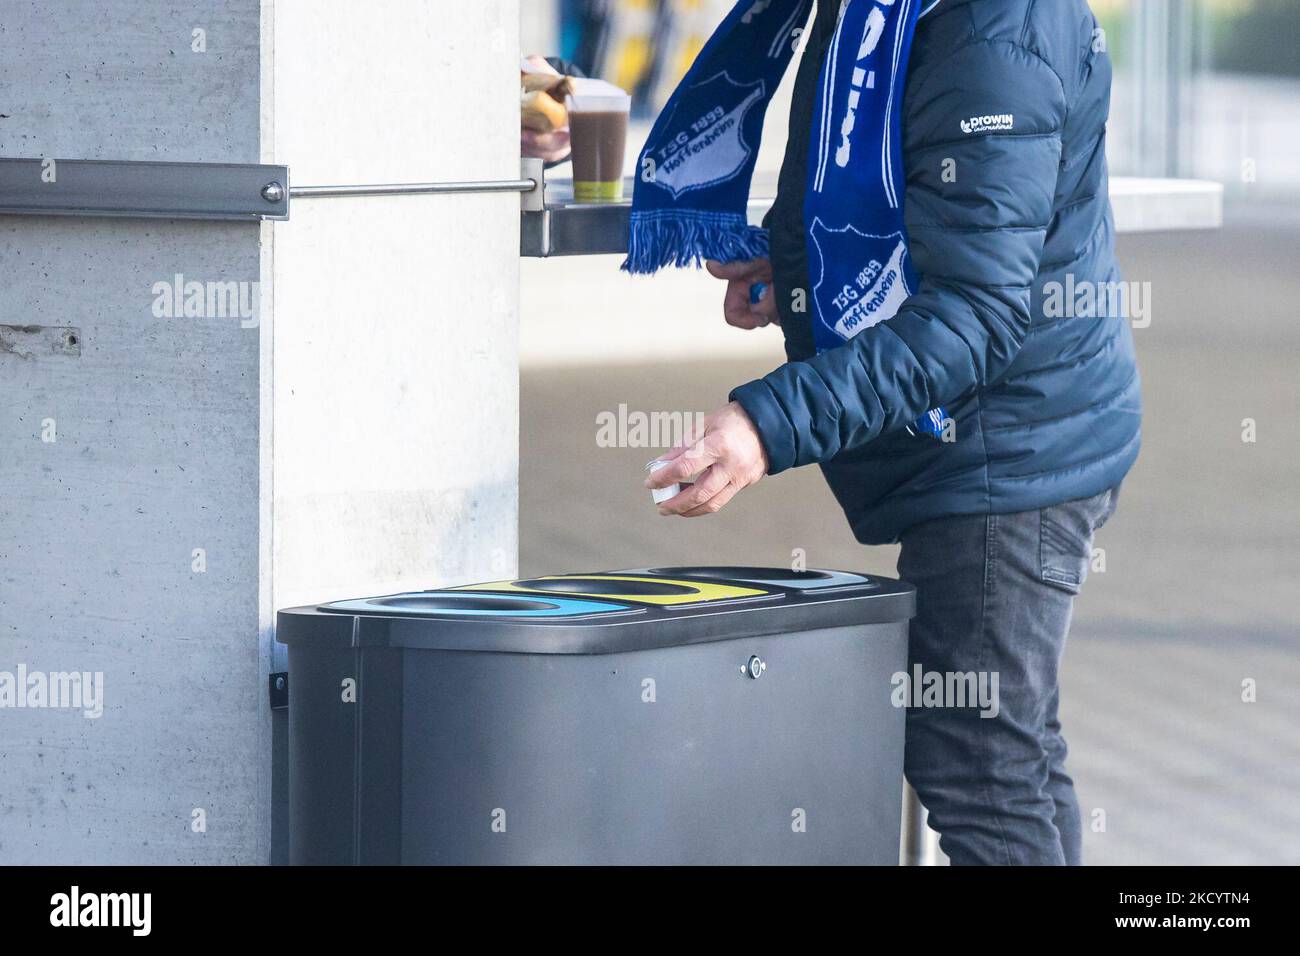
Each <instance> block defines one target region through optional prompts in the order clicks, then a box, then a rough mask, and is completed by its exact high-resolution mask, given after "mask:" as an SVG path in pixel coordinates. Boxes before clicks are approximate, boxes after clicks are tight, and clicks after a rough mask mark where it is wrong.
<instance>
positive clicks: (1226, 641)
mask: <svg viewBox="0 0 1300 956" xmlns="http://www.w3.org/2000/svg"><path fill="white" fill-rule="evenodd" d="M731 6H732V4H731V3H730V2H728V0H550V2H548V0H530V2H528V3H527V4H525V13H524V15H523V16H524V19H523V22H522V24H521V40H522V46H523V51H522V52H524V53H533V52H537V53H543V54H548V55H561V56H564V57H566V58H568V59H570V60H572V61H574V62H575V63H576V64H577V65H578V66H580V67H581V68H582V69H583V70H585V71H586V72H587V73H589V74H591V75H598V76H603V77H605V78H607V79H610V80H612V81H613V82H615V83H618V84H619V85H620V86H623V87H624V88H625V89H628V90H629V91H630V92H632V93H633V94H634V99H635V110H636V116H637V117H639V123H638V124H636V126H635V128H634V130H633V131H632V133H631V138H630V141H629V149H628V153H629V156H628V162H629V165H630V164H631V162H632V160H633V158H634V155H635V153H636V151H637V149H638V148H639V146H640V144H641V142H642V141H643V139H644V136H645V133H646V132H647V131H648V122H649V120H650V119H651V118H653V115H654V113H655V111H656V109H657V108H658V107H659V106H660V105H662V103H663V102H664V100H665V99H666V97H667V95H668V93H669V92H670V91H671V90H672V88H673V86H674V84H675V83H676V81H677V79H678V78H679V77H680V76H681V74H682V73H683V72H684V70H685V68H686V67H687V66H688V65H689V64H690V62H691V60H692V58H693V57H694V55H695V53H696V52H697V51H698V49H699V47H700V46H701V44H702V43H703V41H704V40H705V39H707V37H708V35H709V33H710V32H711V30H712V29H713V27H714V26H715V25H716V24H717V23H718V22H719V21H720V20H721V18H722V16H723V15H724V14H725V13H726V12H727V10H729V9H730V7H731ZM1092 8H1093V10H1094V12H1095V14H1096V15H1097V18H1098V20H1099V21H1100V23H1101V25H1102V27H1103V28H1104V30H1105V37H1106V42H1107V45H1108V49H1109V52H1110V54H1111V57H1112V59H1113V62H1114V69H1115V80H1114V88H1113V95H1112V103H1111V120H1110V127H1109V135H1108V143H1109V157H1110V164H1111V172H1112V175H1127V176H1150V177H1186V178H1198V179H1210V180H1215V181H1218V182H1220V183H1222V184H1223V185H1224V188H1225V210H1224V220H1225V221H1224V226H1223V228H1222V229H1221V230H1217V231H1205V232H1178V233H1163V234H1162V233H1145V234H1132V235H1125V236H1121V237H1120V243H1119V251H1120V259H1121V264H1122V266H1123V269H1124V272H1125V278H1126V279H1128V280H1131V281H1139V282H1149V283H1150V289H1151V323H1150V326H1149V327H1147V328H1141V329H1136V330H1135V332H1134V336H1135V339H1136V341H1137V348H1138V352H1139V360H1140V364H1141V371H1142V375H1143V380H1144V398H1145V426H1144V447H1143V453H1142V457H1141V458H1140V460H1139V462H1138V464H1137V466H1136V468H1135V470H1134V471H1133V473H1132V474H1131V475H1130V477H1129V479H1128V480H1127V481H1126V483H1125V486H1124V491H1123V496H1122V499H1121V502H1120V508H1119V512H1118V513H1117V515H1116V516H1115V518H1114V519H1113V520H1112V521H1111V522H1110V524H1108V525H1107V527H1106V528H1105V529H1104V530H1103V531H1102V532H1101V534H1100V535H1099V538H1098V541H1097V546H1098V547H1100V548H1102V549H1104V554H1105V570H1104V571H1103V572H1100V573H1098V572H1096V571H1094V573H1093V574H1092V576H1091V577H1090V579H1089V581H1088V584H1087V586H1086V587H1085V589H1084V593H1083V596H1082V597H1081V598H1080V600H1079V602H1078V604H1077V607H1076V621H1075V625H1074V629H1073V632H1072V638H1071V644H1070V647H1069V649H1068V651H1067V653H1066V660H1065V669H1064V677H1063V680H1064V691H1063V720H1064V725H1065V735H1066V738H1067V739H1068V740H1069V742H1070V745H1071V751H1072V754H1071V758H1070V766H1071V769H1072V772H1073V773H1074V775H1075V778H1076V782H1077V785H1078V789H1079V794H1080V799H1081V802H1082V805H1083V810H1084V815H1085V828H1086V832H1085V845H1084V849H1085V855H1086V859H1087V861H1088V862H1090V863H1096V864H1115V863H1118V864H1150V863H1170V864H1190V863H1292V864H1294V863H1300V800H1298V799H1297V794H1298V793H1300V742H1298V738H1297V735H1296V733H1295V727H1296V726H1297V725H1298V724H1300V695H1298V694H1296V692H1295V688H1296V687H1297V686H1300V658H1298V657H1297V654H1296V650H1297V617H1298V615H1297V612H1296V606H1295V601H1294V595H1295V593H1296V582H1297V581H1298V580H1300V548H1297V546H1296V542H1297V540H1298V539H1300V508H1298V507H1297V501H1296V489H1297V488H1298V487H1300V450H1298V449H1300V423H1298V422H1300V419H1298V418H1297V411H1298V410H1300V401H1298V399H1300V384H1297V379H1298V378H1300V376H1297V372H1296V370H1297V368H1300V361H1297V360H1298V359H1300V323H1297V322H1296V321H1295V320H1296V312H1297V303H1298V302H1300V269H1297V264H1298V263H1300V45H1298V44H1297V43H1296V38H1297V37H1300V3H1296V2H1295V0H1131V2H1126V0H1093V3H1092ZM793 73H794V68H793V67H792V68H791V70H790V74H789V75H790V76H793ZM786 97H788V83H787V89H786V90H785V93H784V95H782V96H778V98H777V99H776V100H775V101H774V103H773V105H772V107H771V109H770V111H769V114H768V123H767V131H766V133H765V136H764V141H763V148H762V150H761V152H760V160H759V170H760V173H761V172H763V171H764V170H767V171H773V170H775V169H776V168H777V165H778V164H779V160H780V156H781V152H782V150H783V147H784V139H785V136H784V128H783V127H784V124H785V122H786V118H787V106H788V99H787V98H786ZM560 172H561V173H563V172H564V171H563V170H561V171H560ZM618 264H619V259H618V258H617V257H583V258H569V259H563V258H561V259H549V260H547V259H542V260H533V259H524V260H522V263H521V269H522V272H521V315H520V322H521V332H520V335H521V363H522V369H521V397H520V403H521V415H522V418H521V446H522V447H521V459H520V482H521V488H520V571H521V573H523V574H525V575H527V574H536V573H555V572H562V571H584V570H592V569H597V568H614V567H619V566H644V565H647V564H683V563H718V564H725V563H747V564H769V563H770V564H773V565H788V564H789V563H790V562H791V561H792V559H793V558H794V557H796V556H797V555H800V554H802V555H806V559H807V563H808V565H809V566H823V567H833V568H842V569H850V570H866V571H871V572H875V573H882V574H893V572H894V561H895V557H896V548H893V547H880V548H864V547H862V546H860V545H858V544H857V543H856V542H855V541H854V540H853V538H852V536H851V535H850V534H849V532H848V530H847V529H846V527H845V524H844V521H843V518H842V516H841V514H840V512H839V510H838V508H837V507H836V505H835V503H834V501H833V500H832V498H831V496H830V494H829V492H828V491H827V490H826V489H825V487H824V485H823V483H822V479H821V476H820V473H819V472H817V471H816V470H814V469H803V470H800V471H796V472H790V473H786V474H783V475H781V476H779V477H776V478H772V479H767V480H765V481H763V482H762V483H760V484H759V485H758V486H756V487H754V488H752V489H750V490H747V491H746V492H745V493H744V494H742V495H740V496H739V497H738V498H737V499H736V500H735V501H734V502H733V503H732V504H731V505H730V506H728V508H726V509H725V510H724V511H723V512H722V513H720V514H718V515H715V516H711V517H708V518H704V519H694V520H682V519H665V518H660V517H659V516H658V515H657V513H656V512H655V510H654V508H653V507H652V505H651V503H650V498H649V495H648V494H647V493H646V492H645V491H644V490H643V489H642V487H641V477H642V468H643V466H644V464H645V462H646V461H647V460H649V459H651V458H653V457H655V455H656V454H657V453H659V452H660V451H661V450H662V447H660V446H649V445H638V446H637V447H605V446H604V443H602V442H601V441H599V440H598V434H599V426H600V423H601V422H602V421H609V420H611V419H612V420H616V421H624V422H627V423H629V424H634V423H635V422H636V421H637V416H642V417H643V418H649V417H650V416H654V415H656V414H658V415H660V416H664V415H667V416H673V415H676V416H679V417H680V416H682V415H687V414H693V413H697V412H699V413H707V412H709V411H712V410H713V409H715V408H716V407H718V406H719V405H721V404H722V403H724V402H725V400H726V395H727V392H728V391H729V390H730V389H731V388H732V387H734V386H735V385H737V384H739V383H741V382H744V381H747V380H748V379H750V378H753V377H755V376H758V375H761V374H763V373H765V372H767V371H769V370H770V369H771V368H772V367H774V366H775V365H777V364H779V363H780V362H781V361H782V359H783V354H782V350H781V344H780V333H779V332H778V331H777V330H775V329H764V330H758V331H755V332H742V331H738V330H735V329H731V328H729V327H727V326H725V325H724V323H723V321H722V314H721V296H722V290H721V285H720V284H719V283H717V282H715V281H714V280H712V279H711V278H709V277H708V276H707V275H706V274H704V273H702V272H695V271H690V270H683V271H679V272H666V273H661V274H659V275H657V276H655V277H654V278H652V279H645V278H638V279H632V278H629V277H627V276H624V275H622V274H621V273H619V271H618ZM1245 419H1252V420H1253V421H1254V422H1255V426H1256V430H1257V431H1256V440H1254V441H1244V440H1243V421H1244V420H1245ZM661 420H669V419H663V418H661ZM624 444H627V443H624ZM1248 680H1253V681H1254V682H1255V684H1256V686H1257V694H1258V697H1257V700H1256V702H1254V703H1246V702H1244V701H1243V699H1242V696H1243V690H1242V688H1243V681H1248ZM1098 811H1100V813H1098ZM1103 820H1104V829H1099V828H1097V826H1096V824H1095V821H1103ZM1090 822H1094V826H1093V828H1090V829H1089V828H1088V824H1089V823H1090Z"/></svg>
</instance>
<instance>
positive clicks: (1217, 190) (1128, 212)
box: [519, 173, 1223, 258]
mask: <svg viewBox="0 0 1300 956" xmlns="http://www.w3.org/2000/svg"><path fill="white" fill-rule="evenodd" d="M632 186H633V180H632V177H630V176H629V177H628V178H627V179H626V180H625V181H624V187H623V194H624V196H625V197H626V198H625V199H624V200H623V201H622V202H615V203H578V202H574V199H573V183H572V181H571V180H569V179H568V178H560V177H549V176H547V177H544V186H543V189H544V193H543V195H544V200H543V204H542V208H541V209H539V210H534V211H529V210H525V211H523V212H521V213H520V222H519V254H520V255H521V256H528V257H531V258H546V257H549V256H597V255H622V254H625V253H626V252H627V231H628V217H629V216H630V214H631V210H632ZM775 195H776V174H775V173H766V174H764V173H758V174H755V176H754V182H753V185H752V187H751V198H750V200H749V221H750V222H751V223H753V224H754V225H758V224H759V223H760V222H761V221H762V219H763V216H764V214H765V213H766V212H767V210H768V208H769V207H771V205H772V198H773V197H774V196H775ZM1110 197H1111V204H1112V206H1113V208H1114V210H1115V228H1116V231H1118V232H1155V231H1163V230H1184V229H1217V228H1219V226H1221V225H1222V224H1223V186H1222V185H1220V184H1219V183H1214V182H1206V181H1204V180H1198V179H1137V178H1129V177H1123V176H1117V177H1113V178H1112V179H1111V181H1110Z"/></svg>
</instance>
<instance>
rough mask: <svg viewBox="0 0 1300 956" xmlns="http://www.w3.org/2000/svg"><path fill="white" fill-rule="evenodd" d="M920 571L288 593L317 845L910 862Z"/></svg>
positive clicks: (697, 570) (308, 804)
mask: <svg viewBox="0 0 1300 956" xmlns="http://www.w3.org/2000/svg"><path fill="white" fill-rule="evenodd" d="M914 608H915V593H914V591H913V589H912V587H911V586H910V585H907V584H905V583H902V582H899V581H893V580H889V579H885V578H879V577H874V576H869V575H859V574H850V573H847V572H841V571H821V570H809V571H790V570H788V569H781V568H752V567H727V568H707V567H674V568H651V569H631V570H623V571H608V572H594V573H586V574H561V575H545V576H542V577H536V578H528V579H520V580H514V581H496V582H488V583H484V584H473V585H463V586H461V587H457V588H449V589H443V590H430V591H418V592H410V593H405V594H396V595H387V596H382V597H374V598H361V599H355V600H346V601H337V602H333V603H330V604H324V605H319V606H309V607H299V608H291V609H287V610H283V611H281V612H280V613H279V614H278V616H277V632H276V638H277V640H279V641H282V642H283V643H284V644H286V645H287V646H288V657H289V804H290V806H289V855H290V861H291V862H292V863H300V864H348V863H360V864H371V863H375V864H390V863H412V864H788V863H808V864H841V863H859V864H891V865H892V864H895V863H897V861H898V841H899V824H900V816H901V799H902V779H903V777H902V773H903V726H904V711H903V710H902V709H899V708H896V707H894V706H893V704H892V702H891V691H892V689H893V685H892V680H893V676H894V675H895V674H896V673H898V672H901V671H904V670H905V668H906V661H907V625H908V620H909V619H910V618H911V617H912V615H913V613H914Z"/></svg>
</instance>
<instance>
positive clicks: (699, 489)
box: [659, 465, 731, 515]
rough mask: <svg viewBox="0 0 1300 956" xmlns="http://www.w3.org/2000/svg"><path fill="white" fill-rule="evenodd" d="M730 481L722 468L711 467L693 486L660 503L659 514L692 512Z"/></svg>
mask: <svg viewBox="0 0 1300 956" xmlns="http://www.w3.org/2000/svg"><path fill="white" fill-rule="evenodd" d="M730 480H731V479H730V477H729V476H728V475H727V473H726V472H725V471H724V470H723V469H722V468H720V467H719V466H718V465H712V466H710V467H709V468H708V469H706V470H705V471H704V472H703V473H702V474H701V475H700V477H699V478H697V479H696V481H695V484H693V485H691V486H690V487H689V488H683V489H682V491H681V493H680V494H677V495H673V497H671V498H669V499H668V500H667V501H664V502H661V503H660V505H659V513H660V514H661V515H680V514H686V513H687V512H688V511H694V510H695V509H696V508H698V507H700V506H701V505H703V504H704V503H705V502H706V501H708V500H709V499H711V498H712V497H714V496H715V495H716V494H717V493H718V492H720V491H721V490H722V489H723V488H725V487H726V486H727V483H728V482H729V481H730Z"/></svg>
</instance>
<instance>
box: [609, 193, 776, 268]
mask: <svg viewBox="0 0 1300 956" xmlns="http://www.w3.org/2000/svg"><path fill="white" fill-rule="evenodd" d="M767 254H768V240H767V230H766V229H761V228H759V227H758V226H751V225H750V224H749V222H748V220H746V219H745V217H743V216H737V215H731V214H727V213H716V212H701V211H698V210H689V209H671V210H653V211H647V212H634V213H632V221H631V225H630V227H629V229H628V240H627V258H626V259H625V260H624V261H623V265H622V267H621V268H622V269H623V271H624V272H630V273H633V274H643V275H648V274H650V273H652V272H656V271H658V270H659V269H662V268H663V267H664V266H675V267H677V268H679V269H680V268H683V267H685V266H694V267H695V268H697V269H698V268H699V267H700V265H701V264H702V263H703V261H704V260H705V259H714V260H716V261H718V262H737V261H741V260H745V259H757V258H759V257H763V256H766V255H767Z"/></svg>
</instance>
